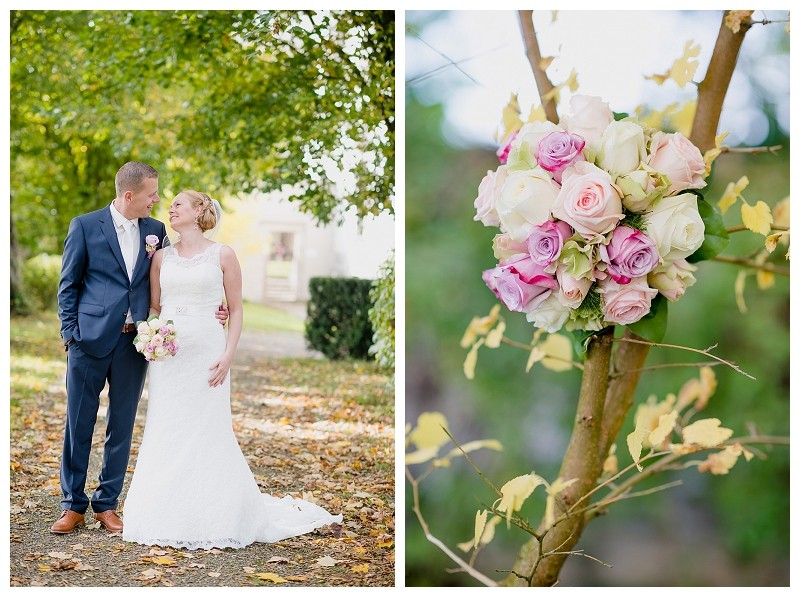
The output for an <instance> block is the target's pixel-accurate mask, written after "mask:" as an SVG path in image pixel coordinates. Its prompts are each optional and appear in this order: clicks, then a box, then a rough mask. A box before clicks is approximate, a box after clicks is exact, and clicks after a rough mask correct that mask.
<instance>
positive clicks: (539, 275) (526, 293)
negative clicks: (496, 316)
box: [483, 255, 558, 312]
mask: <svg viewBox="0 0 800 597" xmlns="http://www.w3.org/2000/svg"><path fill="white" fill-rule="evenodd" d="M483 281H484V282H486V285H487V286H488V287H489V289H490V290H491V291H492V292H494V293H495V295H496V296H497V298H499V299H500V301H501V302H502V303H503V304H504V305H505V306H506V307H507V308H508V309H509V310H510V311H522V312H528V311H530V310H532V309H535V308H536V307H538V306H539V304H541V303H542V301H544V300H545V299H546V298H547V297H548V296H550V293H551V292H552V291H553V290H555V289H556V288H557V287H558V283H557V282H556V280H555V278H554V277H553V276H551V275H550V274H548V273H547V272H545V271H544V268H543V267H542V266H540V265H537V264H536V263H534V262H533V260H532V259H531V258H530V256H528V255H516V256H514V257H511V258H510V259H506V260H505V261H502V262H500V263H499V264H498V265H497V266H496V267H494V268H492V269H487V270H486V271H484V272H483Z"/></svg>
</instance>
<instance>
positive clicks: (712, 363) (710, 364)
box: [611, 361, 722, 378]
mask: <svg viewBox="0 0 800 597" xmlns="http://www.w3.org/2000/svg"><path fill="white" fill-rule="evenodd" d="M717 365H722V363H719V362H717V361H705V362H702V363H661V364H660V365H650V366H649V367H640V368H639V369H625V371H617V372H615V373H612V374H611V377H612V378H613V377H620V376H621V375H626V374H628V373H633V372H640V371H653V370H655V369H666V368H667V367H716V366H717Z"/></svg>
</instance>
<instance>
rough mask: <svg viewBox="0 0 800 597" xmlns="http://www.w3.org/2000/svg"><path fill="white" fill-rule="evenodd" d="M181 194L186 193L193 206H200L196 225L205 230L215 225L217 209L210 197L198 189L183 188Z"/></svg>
mask: <svg viewBox="0 0 800 597" xmlns="http://www.w3.org/2000/svg"><path fill="white" fill-rule="evenodd" d="M181 195H186V196H187V197H188V198H189V200H190V201H191V202H192V206H193V207H200V208H202V209H201V211H200V214H199V215H198V216H197V226H198V227H199V228H200V230H202V231H203V232H205V231H206V230H211V229H212V228H213V227H214V226H216V225H217V210H216V209H215V207H214V202H213V201H212V200H211V197H209V196H208V195H206V194H205V193H201V192H200V191H191V190H184V191H181Z"/></svg>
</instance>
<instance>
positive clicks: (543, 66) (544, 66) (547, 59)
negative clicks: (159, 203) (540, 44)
mask: <svg viewBox="0 0 800 597" xmlns="http://www.w3.org/2000/svg"><path fill="white" fill-rule="evenodd" d="M555 59H556V57H555V56H546V57H545V58H542V59H541V60H540V61H539V68H541V69H542V70H547V67H548V66H550V65H551V64H553V60H555Z"/></svg>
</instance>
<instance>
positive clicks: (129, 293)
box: [51, 162, 169, 534]
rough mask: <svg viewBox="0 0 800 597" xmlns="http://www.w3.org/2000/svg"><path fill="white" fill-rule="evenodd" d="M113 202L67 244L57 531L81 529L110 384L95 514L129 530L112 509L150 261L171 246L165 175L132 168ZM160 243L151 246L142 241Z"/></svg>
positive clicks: (132, 401)
mask: <svg viewBox="0 0 800 597" xmlns="http://www.w3.org/2000/svg"><path fill="white" fill-rule="evenodd" d="M114 182H115V186H116V192H117V196H116V198H115V199H114V200H113V201H112V202H111V204H110V205H107V206H106V207H104V208H102V209H100V210H98V211H94V212H91V213H88V214H85V215H82V216H78V217H77V218H75V219H73V220H72V222H70V225H69V232H68V233H67V237H66V240H65V241H64V257H63V261H62V266H61V280H60V282H59V285H58V316H59V319H61V337H62V338H63V341H64V346H65V350H66V351H67V424H66V429H65V431H64V451H63V455H62V458H61V491H62V493H63V499H62V500H61V507H62V509H63V512H62V513H61V517H60V518H59V519H58V520H57V521H56V522H55V524H54V525H53V526H52V527H51V531H52V532H53V533H59V534H63V533H69V532H71V531H72V530H73V529H74V528H75V527H76V526H81V525H83V524H84V513H85V512H86V510H87V509H88V507H89V503H90V502H89V500H88V499H87V497H86V494H85V493H84V486H85V485H86V474H87V473H86V471H87V468H88V465H89V450H90V448H91V445H92V434H93V432H94V425H95V422H96V420H97V410H98V406H99V404H100V392H101V391H102V390H103V388H104V386H105V384H106V382H108V387H109V391H108V413H107V424H106V441H105V446H104V449H103V466H102V470H101V472H100V485H99V486H98V487H97V489H95V491H94V493H93V494H92V498H91V506H92V511H93V512H94V515H93V517H94V518H95V520H98V521H100V523H101V524H102V525H103V526H104V527H105V528H106V529H107V530H109V531H112V532H118V531H122V520H120V518H119V516H117V514H116V512H115V510H116V508H117V502H118V498H119V494H120V492H121V491H122V482H123V480H124V478H125V471H126V469H127V467H128V457H129V455H130V447H131V436H132V434H133V423H134V420H135V418H136V407H137V405H138V403H139V398H140V396H141V394H142V388H143V387H144V379H145V374H146V372H147V361H146V360H145V359H144V358H143V357H142V355H140V354H139V353H137V352H136V350H135V348H134V346H133V339H134V337H135V336H136V328H135V324H134V322H135V321H138V320H144V319H147V316H148V311H149V307H150V275H149V274H150V259H151V257H152V255H153V252H155V250H156V249H157V248H161V247H163V246H166V245H168V244H169V238H168V237H167V231H166V228H165V226H164V224H163V223H161V222H159V221H158V220H155V219H153V218H151V217H150V212H151V211H152V209H153V206H154V205H155V204H156V203H158V201H159V196H158V172H156V170H155V169H154V168H153V167H151V166H148V165H147V164H143V163H141V162H128V163H127V164H125V165H124V166H122V168H120V169H119V172H117V176H116V178H115V181H114ZM153 236H154V237H155V238H156V239H157V242H155V243H153V244H147V243H146V242H145V239H147V240H148V241H152V240H153V239H152V238H148V237H153Z"/></svg>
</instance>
